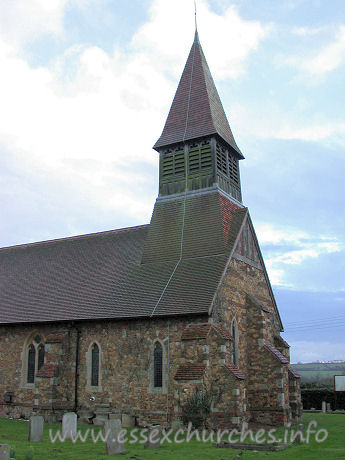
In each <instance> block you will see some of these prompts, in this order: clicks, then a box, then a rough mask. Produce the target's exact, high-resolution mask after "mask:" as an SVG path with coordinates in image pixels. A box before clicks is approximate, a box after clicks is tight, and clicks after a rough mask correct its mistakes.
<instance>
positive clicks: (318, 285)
mask: <svg viewBox="0 0 345 460" xmlns="http://www.w3.org/2000/svg"><path fill="white" fill-rule="evenodd" d="M0 8H1V16H0V68H1V75H0V81H1V85H0V100H1V105H0V185H1V188H0V206H1V208H0V209H1V212H2V219H1V221H0V246H9V245H14V244H20V243H24V242H31V241H40V240H45V239H51V238H59V237H64V236H70V235H76V234H83V233H90V232H96V231H102V230H106V229H112V228H119V227H124V226H131V225H136V224H142V223H146V222H148V221H149V219H150V216H151V212H152V209H153V204H154V200H155V198H156V195H157V182H158V157H157V154H156V152H154V151H153V150H152V148H151V146H152V145H153V144H154V142H155V141H156V139H157V138H158V136H159V134H160V132H161V130H162V128H163V124H164V121H165V119H166V116H167V113H168V109H169V106H170V104H171V101H172V98H173V95H174V92H175V89H176V86H177V83H178V79H179V77H180V74H181V72H182V69H183V65H184V63H185V60H186V58H187V54H188V51H189V48H190V46H191V43H192V40H193V33H194V30H193V27H194V17H193V8H194V6H193V1H192V0H191V1H190V2H189V1H187V0H140V1H139V0H131V2H128V0H50V1H49V2H47V1H46V0H26V1H25V2H22V1H20V0H12V1H11V2H7V1H6V0H0ZM197 8H198V28H199V35H200V39H201V43H202V46H203V48H204V52H205V55H206V58H207V60H208V63H209V66H210V68H211V72H212V74H213V77H214V79H215V82H216V85H217V88H218V90H219V93H220V96H221V99H222V101H223V105H224V108H225V111H226V113H227V115H228V118H229V121H230V125H231V127H232V130H233V132H234V135H235V138H236V141H237V143H238V145H239V146H240V148H241V150H242V152H243V153H244V155H245V157H246V159H245V160H244V161H242V162H241V178H242V189H243V198H244V203H245V205H246V206H248V207H249V210H250V213H251V216H252V219H253V222H254V226H255V228H256V231H257V235H258V238H259V240H260V243H261V248H262V252H263V255H264V258H265V262H266V266H267V269H268V273H269V276H270V278H271V281H272V284H273V288H274V292H275V294H276V298H277V302H278V306H279V309H280V312H281V316H282V319H283V323H284V326H285V333H284V337H285V338H286V340H288V341H289V342H290V343H291V345H292V350H291V354H292V360H293V361H309V360H328V359H344V358H345V335H344V330H345V313H344V307H345V276H344V272H345V262H344V261H345V257H344V256H345V230H344V228H345V216H344V194H345V183H344V182H345V181H344V170H345V163H344V146H345V120H344V107H345V100H344V99H345V95H344V94H345V91H344V77H345V75H344V69H345V9H344V3H343V0H332V1H331V2H325V1H324V0H319V1H318V0H284V1H283V2H276V1H274V0H259V1H257V0H256V1H254V0H233V1H231V2H230V1H225V0H208V1H206V0H198V2H197Z"/></svg>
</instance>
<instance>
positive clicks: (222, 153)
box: [216, 144, 228, 176]
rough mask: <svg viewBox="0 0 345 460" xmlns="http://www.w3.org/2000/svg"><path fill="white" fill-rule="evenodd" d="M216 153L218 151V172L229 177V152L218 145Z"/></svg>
mask: <svg viewBox="0 0 345 460" xmlns="http://www.w3.org/2000/svg"><path fill="white" fill-rule="evenodd" d="M216 151H217V169H218V171H220V172H222V173H223V174H225V175H226V176H227V175H228V168H227V162H226V157H227V151H226V150H225V149H224V148H223V147H220V145H218V144H217V146H216Z"/></svg>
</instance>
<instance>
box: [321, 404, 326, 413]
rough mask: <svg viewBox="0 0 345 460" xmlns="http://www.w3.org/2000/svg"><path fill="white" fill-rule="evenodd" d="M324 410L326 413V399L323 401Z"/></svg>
mask: <svg viewBox="0 0 345 460" xmlns="http://www.w3.org/2000/svg"><path fill="white" fill-rule="evenodd" d="M322 412H323V413H324V414H325V413H326V401H322Z"/></svg>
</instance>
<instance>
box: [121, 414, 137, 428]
mask: <svg viewBox="0 0 345 460" xmlns="http://www.w3.org/2000/svg"><path fill="white" fill-rule="evenodd" d="M122 426H123V428H134V427H135V417H133V416H132V415H128V414H122Z"/></svg>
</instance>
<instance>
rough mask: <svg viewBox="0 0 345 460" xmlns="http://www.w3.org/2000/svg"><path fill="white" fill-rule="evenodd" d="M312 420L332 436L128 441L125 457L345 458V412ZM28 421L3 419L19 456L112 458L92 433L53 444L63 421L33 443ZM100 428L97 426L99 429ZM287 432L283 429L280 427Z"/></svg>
mask: <svg viewBox="0 0 345 460" xmlns="http://www.w3.org/2000/svg"><path fill="white" fill-rule="evenodd" d="M312 420H315V421H316V422H317V424H318V425H317V428H316V429H317V430H318V429H319V428H325V429H326V430H327V431H328V438H327V439H326V440H325V441H324V442H322V443H317V442H316V441H315V439H314V438H313V437H312V436H314V435H312V436H311V440H310V443H309V444H306V443H301V444H295V445H293V446H292V447H289V448H288V449H286V450H285V451H281V452H252V451H240V450H236V449H218V448H215V447H213V446H212V444H211V443H210V442H209V443H205V444H204V443H202V442H197V441H196V440H193V441H191V442H189V443H182V444H167V443H163V445H162V446H161V447H160V448H159V449H156V450H151V449H150V450H147V449H144V447H143V445H142V444H141V445H140V444H132V445H126V450H127V453H126V454H124V455H122V456H121V458H124V459H126V458H128V459H132V460H140V459H157V460H158V459H167V460H168V459H169V460H176V459H183V460H192V459H195V460H196V459H198V460H201V459H217V460H222V459H223V460H225V459H235V458H239V457H237V456H238V455H239V454H241V455H240V458H241V459H245V458H256V459H261V458H265V459H272V460H273V459H308V460H312V459H337V458H344V459H345V415H341V414H337V415H335V414H305V415H304V417H303V423H304V425H305V428H306V427H307V425H308V423H309V422H310V421H312ZM28 427H29V426H28V422H27V421H24V420H7V419H3V418H1V419H0V443H1V444H5V443H6V444H9V445H10V446H11V448H13V449H14V450H15V452H16V457H15V458H16V459H17V460H29V459H32V460H36V459H37V460H39V459H41V460H43V459H44V460H46V459H78V460H80V459H82V460H94V459H100V460H101V459H106V458H109V457H108V456H107V455H105V446H104V444H103V443H102V442H101V441H99V442H98V443H96V444H95V443H93V441H92V439H91V437H89V439H88V441H87V442H86V443H82V442H81V441H79V440H78V441H77V442H76V443H75V444H73V443H72V441H70V440H68V441H66V442H64V443H61V442H60V441H57V442H56V443H55V444H53V443H52V442H51V441H50V439H49V434H48V430H49V428H52V430H53V432H54V433H55V432H56V430H57V429H60V428H61V425H60V424H46V425H45V432H44V441H43V442H42V443H29V442H28V441H27V436H28ZM87 428H90V427H88V426H82V427H81V430H82V432H83V433H85V431H86V429H87ZM96 428H97V431H98V430H99V428H98V427H95V430H96ZM280 434H281V435H283V431H282V430H280Z"/></svg>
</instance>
